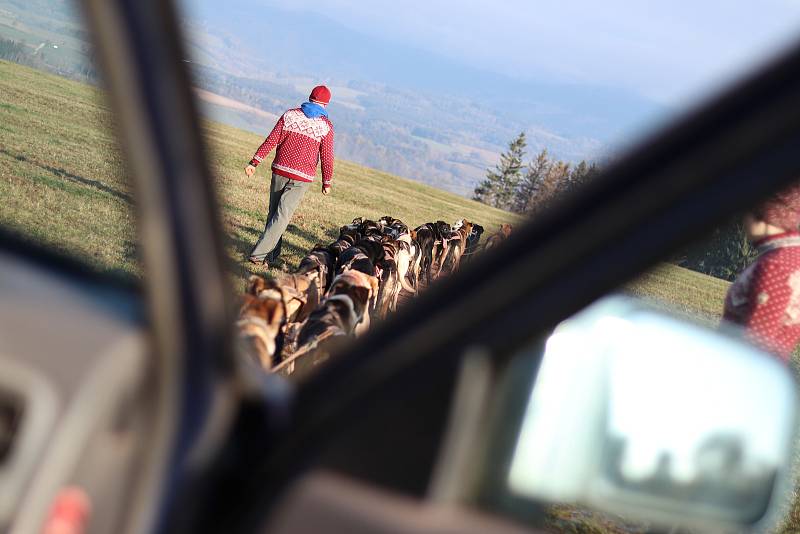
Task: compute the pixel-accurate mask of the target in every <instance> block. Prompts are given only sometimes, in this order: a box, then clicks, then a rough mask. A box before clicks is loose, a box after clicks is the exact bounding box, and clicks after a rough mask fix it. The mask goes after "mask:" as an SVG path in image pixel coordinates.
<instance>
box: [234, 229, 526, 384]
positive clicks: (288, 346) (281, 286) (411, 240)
mask: <svg viewBox="0 0 800 534" xmlns="http://www.w3.org/2000/svg"><path fill="white" fill-rule="evenodd" d="M511 230H512V228H511V226H510V225H507V224H504V225H502V226H501V227H500V229H499V231H498V232H496V233H495V234H493V235H492V236H490V237H489V239H488V240H487V241H486V245H485V246H484V249H488V248H491V247H494V246H496V245H497V244H499V243H500V242H502V241H503V240H505V239H507V238H508V236H509V235H511ZM483 233H484V229H483V227H482V226H480V225H478V224H475V223H473V222H470V221H467V220H465V219H460V220H458V221H456V222H455V223H454V224H448V223H446V222H444V221H436V222H432V223H425V224H423V225H420V226H418V227H416V228H414V229H411V228H409V226H408V225H406V224H405V223H404V222H403V221H401V220H400V219H396V218H394V217H391V216H388V215H387V216H384V217H381V218H380V219H378V220H377V221H372V220H369V219H364V218H356V219H354V220H353V222H352V223H351V224H348V225H346V226H342V227H341V228H339V237H338V238H337V239H336V241H334V242H332V243H330V244H329V245H327V246H326V245H322V244H317V245H316V246H314V247H313V248H312V249H311V251H309V253H308V254H307V255H306V256H305V257H304V258H303V259H302V260H301V261H300V264H299V265H298V267H297V269H296V270H295V271H294V272H293V273H285V274H281V275H279V276H278V277H276V278H264V277H261V276H258V275H253V276H250V278H249V279H248V280H247V284H246V291H245V294H244V295H242V298H241V300H240V308H239V319H238V322H237V323H236V331H237V338H238V342H239V349H240V352H241V353H242V354H243V355H244V356H245V357H247V358H248V359H250V360H252V361H253V362H255V363H256V364H257V365H259V366H260V367H262V368H263V369H265V370H271V371H274V372H281V373H282V374H291V373H292V372H293V370H294V368H295V364H296V362H298V361H300V359H303V358H304V357H306V356H308V355H313V356H314V357H313V358H306V359H307V360H308V361H312V360H313V361H314V362H322V361H324V360H326V359H327V358H329V357H330V354H331V353H333V352H335V350H336V348H337V347H338V346H339V345H341V344H343V343H344V342H345V341H346V340H349V339H351V338H352V337H357V336H360V335H362V334H363V333H364V332H366V331H367V330H368V329H369V326H370V324H371V322H373V321H376V320H378V321H380V320H383V319H385V318H386V317H387V316H389V315H390V314H391V313H393V312H394V311H395V310H396V309H397V306H398V303H399V301H400V295H401V293H403V292H405V293H406V294H408V295H409V296H411V295H414V294H416V293H417V292H419V291H420V290H422V289H423V288H424V287H427V285H429V284H430V283H432V282H433V281H434V280H436V279H437V278H440V277H442V276H447V275H449V274H451V273H453V272H455V271H456V270H458V268H459V267H460V265H461V263H462V262H463V261H466V260H467V259H468V258H470V257H471V256H472V255H473V254H475V253H477V252H478V251H479V250H482V249H481V248H480V240H481V235H482V234H483ZM489 243H491V245H489Z"/></svg>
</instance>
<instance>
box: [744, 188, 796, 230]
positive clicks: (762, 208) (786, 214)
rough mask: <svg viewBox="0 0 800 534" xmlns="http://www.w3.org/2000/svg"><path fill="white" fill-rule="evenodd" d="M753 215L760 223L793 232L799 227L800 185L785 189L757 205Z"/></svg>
mask: <svg viewBox="0 0 800 534" xmlns="http://www.w3.org/2000/svg"><path fill="white" fill-rule="evenodd" d="M753 213H754V214H755V216H756V217H758V218H759V219H761V220H762V221H764V222H766V223H769V224H771V225H772V226H777V227H778V228H783V229H784V230H789V231H795V230H798V226H800V184H795V185H792V186H791V187H787V188H786V189H784V190H783V191H780V192H778V193H776V194H774V195H772V196H771V197H769V198H768V199H767V200H765V201H764V202H762V203H761V204H760V205H758V206H757V207H756V208H755V209H754V210H753Z"/></svg>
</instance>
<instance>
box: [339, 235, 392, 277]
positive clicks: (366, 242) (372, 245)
mask: <svg viewBox="0 0 800 534" xmlns="http://www.w3.org/2000/svg"><path fill="white" fill-rule="evenodd" d="M382 259H383V245H382V244H381V242H380V240H375V239H374V238H370V237H367V238H363V239H361V241H359V242H358V243H356V244H355V245H353V246H352V247H350V248H348V249H346V250H345V251H344V252H342V253H341V255H340V256H339V261H338V263H337V267H336V274H337V275H338V274H341V273H343V272H344V271H346V270H348V269H355V270H357V271H361V272H362V273H364V274H368V275H370V276H375V265H377V264H378V262H379V261H381V260H382Z"/></svg>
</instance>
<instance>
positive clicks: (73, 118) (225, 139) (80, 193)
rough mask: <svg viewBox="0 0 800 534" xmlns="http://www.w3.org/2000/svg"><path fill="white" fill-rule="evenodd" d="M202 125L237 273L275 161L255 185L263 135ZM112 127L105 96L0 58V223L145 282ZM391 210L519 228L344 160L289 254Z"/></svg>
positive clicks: (410, 217) (298, 218)
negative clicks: (249, 168) (251, 164)
mask: <svg viewBox="0 0 800 534" xmlns="http://www.w3.org/2000/svg"><path fill="white" fill-rule="evenodd" d="M204 124H205V139H206V142H207V144H208V147H209V151H208V160H209V162H210V164H211V168H212V170H213V172H214V174H215V176H216V178H217V187H218V191H219V196H220V204H221V206H222V217H223V219H224V223H225V226H226V229H227V235H228V237H229V244H228V252H229V256H230V258H231V260H232V265H233V266H235V267H234V269H233V270H234V272H236V270H237V269H243V268H244V266H243V264H242V261H241V260H242V258H243V257H244V256H245V255H246V253H247V252H248V251H249V250H250V248H251V247H252V246H253V244H254V243H255V241H256V239H257V238H258V235H259V234H260V232H261V230H262V229H263V224H264V219H265V217H266V211H267V201H268V197H269V193H268V189H269V177H270V174H269V162H268V161H267V162H265V163H264V164H263V165H262V166H261V167H260V168H259V171H258V173H257V174H256V176H255V177H253V178H247V177H246V176H245V174H244V172H243V169H244V167H245V165H246V164H247V162H248V161H249V160H250V157H251V156H252V154H253V152H255V150H256V148H258V146H259V144H260V143H261V141H262V140H263V138H262V137H260V136H258V135H254V134H252V133H248V132H245V131H242V130H237V129H234V128H230V127H227V126H224V125H222V124H219V123H212V122H206V123H204ZM112 125H113V116H112V115H111V113H110V112H109V110H108V108H107V106H106V105H105V103H104V102H103V97H102V94H101V93H100V92H99V91H98V90H96V89H94V88H91V87H88V86H85V85H82V84H79V83H75V82H71V81H68V80H65V79H62V78H59V77H56V76H52V75H48V74H44V73H41V72H39V71H36V70H32V69H29V68H26V67H21V66H18V65H15V64H11V63H7V62H0V196H2V198H3V199H4V200H3V203H2V207H0V224H2V225H3V226H4V227H6V228H10V229H13V230H15V231H16V232H18V233H19V234H21V235H24V236H28V237H31V238H33V239H35V240H37V241H39V242H41V243H45V244H46V245H47V246H49V247H51V248H53V249H55V250H58V251H59V252H63V253H65V254H68V255H72V256H76V257H79V258H81V259H82V260H85V261H87V262H89V263H90V264H92V266H93V267H95V268H97V269H99V270H101V271H105V272H112V273H115V274H119V275H122V276H127V277H136V276H139V275H140V267H139V265H138V263H137V259H136V246H135V243H136V238H135V236H134V230H133V228H134V224H133V218H134V215H133V212H134V210H133V205H132V198H131V192H130V189H129V186H128V180H127V179H126V176H125V168H124V165H123V163H122V160H121V156H120V153H119V150H118V147H117V146H116V143H115V141H114V136H113V133H112V131H111V127H112ZM387 214H388V215H392V216H394V217H397V218H400V219H403V220H404V221H406V222H407V223H408V224H410V225H417V224H421V223H424V222H428V221H435V220H437V219H442V220H446V221H455V220H457V219H459V218H462V217H466V218H467V219H469V220H472V221H476V222H478V223H480V224H482V225H483V226H484V227H486V228H487V229H492V228H496V227H498V226H499V225H500V224H501V223H503V222H512V223H516V222H517V220H518V219H517V217H516V216H515V215H512V214H509V213H506V212H503V211H500V210H497V209H494V208H490V207H487V206H485V205H483V204H479V203H477V202H474V201H471V200H467V199H464V198H462V197H459V196H456V195H453V194H451V193H447V192H444V191H441V190H438V189H434V188H432V187H429V186H425V185H422V184H419V183H417V182H413V181H410V180H406V179H403V178H399V177H397V176H392V175H389V174H386V173H382V172H379V171H376V170H374V169H368V168H365V167H361V166H358V165H355V164H352V163H348V162H345V161H337V163H336V170H335V178H334V188H333V193H332V195H330V196H328V197H324V196H323V195H322V194H321V193H320V191H319V188H318V186H315V187H313V188H312V189H311V190H310V192H309V193H308V194H307V195H306V198H305V199H304V200H303V203H302V205H301V207H300V209H299V210H298V211H297V213H296V214H295V217H294V219H293V221H292V224H291V225H290V227H289V231H288V233H287V235H286V236H285V239H284V258H285V260H286V262H287V263H288V264H289V265H294V264H296V263H297V262H298V261H299V260H300V259H301V257H302V255H303V254H304V253H305V252H306V251H307V250H309V249H310V248H311V247H312V246H314V244H316V243H317V242H325V243H327V242H329V241H332V240H333V239H335V237H336V235H337V234H338V228H339V227H340V226H341V225H343V224H346V223H349V222H350V221H351V220H352V219H353V218H354V217H360V216H364V217H370V218H378V217H380V216H382V215H387ZM248 269H249V267H248ZM237 274H243V273H237Z"/></svg>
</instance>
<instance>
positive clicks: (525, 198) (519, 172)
mask: <svg viewBox="0 0 800 534" xmlns="http://www.w3.org/2000/svg"><path fill="white" fill-rule="evenodd" d="M526 147H527V140H526V139H525V133H524V132H523V133H520V134H519V135H518V136H517V138H516V139H514V140H513V141H511V143H509V145H508V151H506V152H504V153H503V154H501V155H500V163H498V164H497V166H496V167H495V168H494V169H492V170H489V171H488V172H487V174H486V179H485V180H484V181H483V182H481V183H480V184H479V185H478V186H477V187H476V188H475V192H474V194H473V197H472V198H474V199H475V200H477V201H479V202H483V203H484V204H488V205H490V206H494V207H495V208H500V209H504V210H508V211H513V212H514V213H522V214H526V215H536V214H537V213H538V212H540V211H541V210H543V209H545V208H546V207H547V206H548V205H549V204H551V203H552V202H553V201H554V200H555V199H556V198H558V197H559V196H561V195H563V194H565V193H569V192H571V191H574V190H576V189H578V188H580V187H581V186H583V185H584V184H586V183H587V182H589V181H590V180H592V179H593V178H594V177H595V176H596V175H597V174H598V173H599V169H598V167H597V165H596V164H594V163H587V162H586V161H581V162H580V163H578V164H577V165H573V164H571V163H566V162H564V161H561V160H558V159H555V158H553V157H551V156H550V154H548V153H547V150H546V149H545V150H542V151H541V152H539V154H538V155H537V156H536V157H535V158H534V159H533V160H531V161H529V162H528V163H525V149H526Z"/></svg>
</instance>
